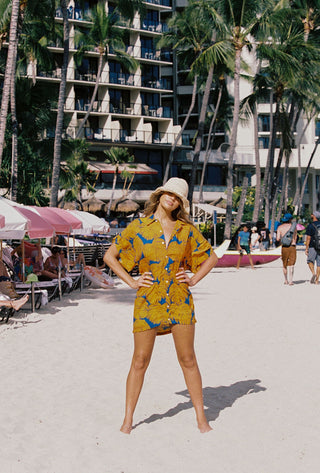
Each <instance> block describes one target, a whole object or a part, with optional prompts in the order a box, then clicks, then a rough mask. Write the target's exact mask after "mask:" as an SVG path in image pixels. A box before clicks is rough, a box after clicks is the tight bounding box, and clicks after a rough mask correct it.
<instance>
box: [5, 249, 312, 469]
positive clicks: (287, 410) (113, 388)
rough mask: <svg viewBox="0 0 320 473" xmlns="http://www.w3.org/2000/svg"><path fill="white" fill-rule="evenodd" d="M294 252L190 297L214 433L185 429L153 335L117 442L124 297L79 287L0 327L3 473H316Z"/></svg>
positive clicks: (175, 375)
mask: <svg viewBox="0 0 320 473" xmlns="http://www.w3.org/2000/svg"><path fill="white" fill-rule="evenodd" d="M310 276H311V274H310V271H309V269H308V267H307V265H306V262H305V255H304V253H303V251H299V254H298V262H297V265H296V269H295V276H294V280H295V282H296V284H295V286H293V287H289V286H284V284H283V275H282V269H281V261H280V260H277V261H275V262H273V263H270V264H268V265H264V266H261V267H257V269H256V270H254V271H253V270H251V269H249V268H242V269H240V270H239V271H237V270H236V269H234V268H217V269H214V270H213V271H212V272H211V273H210V274H209V275H208V276H207V277H206V278H205V279H204V280H202V281H201V282H200V283H199V285H198V286H196V287H195V288H193V291H192V292H193V294H194V299H195V305H196V317H197V320H198V323H197V326H196V352H197V357H198V362H199V366H200V370H201V373H202V378H203V388H204V389H203V392H204V402H205V406H206V412H207V417H208V420H209V421H210V425H211V426H212V428H213V430H212V431H211V432H210V433H207V434H200V433H199V432H198V430H197V428H196V423H195V416H194V411H193V409H192V406H191V403H190V400H189V396H188V393H187V391H186V388H185V384H184V379H183V376H182V374H181V371H180V368H179V366H178V363H177V361H176V356H175V351H174V347H173V340H172V337H171V335H167V336H163V337H158V338H157V340H156V345H155V349H154V354H153V358H152V361H151V364H150V367H149V370H148V372H147V375H146V380H145V385H144V388H143V391H142V394H141V397H140V400H139V403H138V406H137V410H136V413H135V428H134V430H133V431H132V433H131V435H125V434H122V433H121V432H119V428H120V425H121V422H122V418H123V410H124V397H125V381H126V376H127V372H128V369H129V365H130V361H131V354H132V347H133V339H132V333H131V330H132V326H131V320H132V311H133V301H134V291H133V290H131V289H130V288H128V287H126V286H125V285H124V284H122V283H121V282H119V281H118V282H117V285H116V288H115V289H110V290H103V289H94V288H87V289H85V290H84V291H83V292H81V293H80V292H79V291H76V292H74V293H73V294H71V295H70V296H64V297H63V300H62V301H55V302H52V303H50V304H49V305H48V306H47V307H46V308H43V309H41V310H40V311H39V312H38V313H34V314H30V312H29V314H28V315H23V314H21V315H17V316H16V317H14V318H13V319H10V321H9V323H8V324H1V326H0V353H1V355H0V356H1V385H0V425H1V429H0V448H1V454H0V467H1V468H0V471H1V473H182V472H183V473H204V472H215V473H316V472H317V471H319V467H320V455H319V445H318V444H319V438H320V403H319V391H320V379H319V375H317V373H319V340H320V314H319V310H318V307H317V301H318V300H319V295H320V286H316V285H311V284H310V283H309V280H310Z"/></svg>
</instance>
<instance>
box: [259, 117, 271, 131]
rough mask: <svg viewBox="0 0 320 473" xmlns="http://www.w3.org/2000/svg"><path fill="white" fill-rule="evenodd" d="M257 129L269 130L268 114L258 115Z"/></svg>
mask: <svg viewBox="0 0 320 473" xmlns="http://www.w3.org/2000/svg"><path fill="white" fill-rule="evenodd" d="M258 130H259V131H269V132H270V115H259V117H258Z"/></svg>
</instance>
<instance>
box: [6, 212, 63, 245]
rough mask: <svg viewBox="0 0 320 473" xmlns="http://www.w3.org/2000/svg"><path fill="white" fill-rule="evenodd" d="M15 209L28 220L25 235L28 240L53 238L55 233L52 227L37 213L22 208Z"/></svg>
mask: <svg viewBox="0 0 320 473" xmlns="http://www.w3.org/2000/svg"><path fill="white" fill-rule="evenodd" d="M15 209H16V210H17V211H18V212H19V213H21V214H22V215H23V216H24V217H25V218H27V219H28V223H27V234H28V236H29V238H30V239H36V238H52V237H53V235H54V233H55V231H54V228H53V226H52V225H51V223H49V222H48V221H47V220H45V219H44V218H42V217H41V216H40V215H39V214H38V213H36V212H34V211H33V210H30V209H27V208H25V207H22V206H20V207H15Z"/></svg>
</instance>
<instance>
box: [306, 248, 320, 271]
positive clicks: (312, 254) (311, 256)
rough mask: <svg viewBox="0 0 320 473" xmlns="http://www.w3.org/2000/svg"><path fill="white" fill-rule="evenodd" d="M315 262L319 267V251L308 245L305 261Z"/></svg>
mask: <svg viewBox="0 0 320 473" xmlns="http://www.w3.org/2000/svg"><path fill="white" fill-rule="evenodd" d="M315 262H316V263H317V266H318V267H319V268H320V253H318V252H317V251H316V249H315V248H313V247H311V248H310V247H309V251H308V256H307V263H313V264H314V263H315Z"/></svg>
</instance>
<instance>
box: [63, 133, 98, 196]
mask: <svg viewBox="0 0 320 473" xmlns="http://www.w3.org/2000/svg"><path fill="white" fill-rule="evenodd" d="M62 156H63V157H65V159H66V161H65V162H64V163H62V166H61V173H60V184H61V189H63V190H65V195H64V200H65V201H67V202H74V201H77V202H81V189H82V188H83V187H85V188H86V189H87V190H88V191H89V192H92V191H94V184H95V181H96V175H95V173H93V172H91V171H90V170H89V168H88V163H87V162H86V161H85V160H86V159H90V158H89V150H88V144H87V142H86V140H84V139H78V140H68V141H66V142H64V143H63V149H62Z"/></svg>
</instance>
